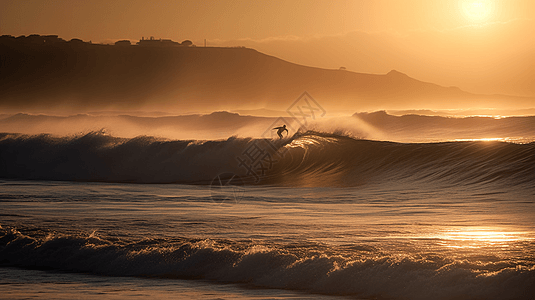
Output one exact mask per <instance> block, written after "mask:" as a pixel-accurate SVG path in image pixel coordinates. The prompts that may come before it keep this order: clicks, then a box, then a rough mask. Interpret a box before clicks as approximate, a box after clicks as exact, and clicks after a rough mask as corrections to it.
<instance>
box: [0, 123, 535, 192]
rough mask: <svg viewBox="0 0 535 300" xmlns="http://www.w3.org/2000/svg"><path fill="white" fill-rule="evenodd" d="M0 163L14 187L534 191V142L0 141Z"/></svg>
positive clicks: (1, 137) (311, 137)
mask: <svg viewBox="0 0 535 300" xmlns="http://www.w3.org/2000/svg"><path fill="white" fill-rule="evenodd" d="M0 154H1V158H0V166H1V170H0V177H2V178H10V179H38V180H66V181H100V182H133V183H185V184H209V183H210V182H211V181H212V179H213V178H214V177H216V176H217V175H219V174H222V173H233V174H238V175H239V176H241V177H242V178H244V179H245V180H246V182H249V183H251V184H254V183H260V184H270V185H285V186H358V185H364V184H368V183H377V182H393V181H404V180H410V181H411V182H415V181H421V182H442V183H446V184H486V183H493V184H507V185H511V184H512V185H522V184H527V185H533V183H534V182H535V143H529V144H514V143H505V142H481V141H464V142H442V143H394V142H383V141H370V140H360V139H355V138H352V137H349V136H344V135H341V134H331V133H318V132H310V131H309V132H305V133H297V134H295V135H294V136H293V137H291V138H289V139H286V140H282V141H275V140H269V139H252V138H236V137H231V138H228V139H226V140H215V141H196V140H164V139H158V138H154V137H148V136H140V137H136V138H131V139H127V138H118V137H113V136H109V135H107V134H105V133H103V132H91V133H88V134H85V135H80V136H71V137H55V136H51V135H20V134H8V133H4V134H0Z"/></svg>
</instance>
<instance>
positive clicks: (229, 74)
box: [0, 38, 535, 111]
mask: <svg viewBox="0 0 535 300" xmlns="http://www.w3.org/2000/svg"><path fill="white" fill-rule="evenodd" d="M5 40H6V39H1V38H0V55H1V57H2V60H1V66H2V69H3V72H1V73H2V74H1V75H0V108H3V109H19V110H20V109H23V108H36V109H38V108H42V109H46V108H51V107H57V108H62V107H69V108H71V109H75V110H80V111H86V110H87V109H105V108H117V109H125V108H134V109H137V108H144V107H150V108H153V109H164V110H168V109H170V110H174V111H181V110H200V111H203V110H205V109H204V108H208V107H209V108H210V110H236V109H258V108H268V109H278V110H280V109H281V107H289V106H290V104H291V103H292V102H293V101H294V100H296V99H297V98H298V97H299V95H301V94H302V93H303V92H304V91H307V92H308V93H309V94H310V95H312V96H313V97H314V98H315V99H317V100H318V102H319V103H321V105H322V106H324V107H325V108H326V109H349V110H370V109H410V108H429V109H444V108H464V107H466V108H467V107H497V108H500V107H499V106H503V105H504V104H505V102H506V104H507V105H511V104H513V105H516V106H518V107H522V106H524V107H525V105H526V104H531V106H533V105H532V104H533V103H534V102H535V101H533V100H534V99H533V98H526V97H514V96H502V95H477V94H472V93H469V92H466V91H463V90H461V89H459V88H458V87H444V86H440V85H437V84H434V83H430V82H424V81H420V80H417V79H414V78H412V77H410V76H408V75H407V74H404V73H402V72H400V71H397V70H391V71H390V72H388V73H387V74H367V73H358V72H352V71H347V70H338V69H322V68H316V67H310V66H303V65H298V64H295V63H292V62H288V61H285V60H283V59H281V58H278V57H275V56H271V55H268V54H264V53H261V52H259V51H257V50H254V49H250V48H243V47H239V48H219V47H206V48H205V47H143V46H113V45H100V44H89V43H83V42H80V41H75V42H65V43H57V44H53V45H50V44H48V45H47V44H29V43H23V42H13V41H12V40H9V43H8V42H6V41H5ZM4 70H5V71H4Z"/></svg>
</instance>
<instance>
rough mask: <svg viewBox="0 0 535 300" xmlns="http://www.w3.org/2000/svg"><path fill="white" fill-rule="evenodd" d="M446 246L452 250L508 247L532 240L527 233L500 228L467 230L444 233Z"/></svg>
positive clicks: (443, 237)
mask: <svg viewBox="0 0 535 300" xmlns="http://www.w3.org/2000/svg"><path fill="white" fill-rule="evenodd" d="M441 238H442V239H444V241H445V246H446V247H450V248H480V247H484V246H490V245H500V246H501V247H508V246H509V245H510V244H511V243H513V242H518V241H522V240H530V239H531V238H530V237H528V236H527V233H526V232H512V231H504V230H501V229H499V228H465V229H462V230H461V229H453V230H448V231H445V232H443V234H442V236H441Z"/></svg>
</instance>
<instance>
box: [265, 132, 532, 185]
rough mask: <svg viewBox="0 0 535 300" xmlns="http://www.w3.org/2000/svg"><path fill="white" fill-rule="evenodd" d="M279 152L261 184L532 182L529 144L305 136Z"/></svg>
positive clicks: (329, 135)
mask: <svg viewBox="0 0 535 300" xmlns="http://www.w3.org/2000/svg"><path fill="white" fill-rule="evenodd" d="M285 148H286V149H285V150H287V152H286V154H285V155H284V157H283V158H282V159H281V163H278V164H276V165H275V167H274V169H273V171H272V172H271V173H270V176H267V177H266V178H265V180H264V181H263V182H264V183H270V184H288V185H295V184H298V185H305V186H318V185H319V186H333V185H334V186H357V185H363V184H367V183H377V182H392V181H409V182H415V181H418V182H422V181H424V182H444V183H449V184H485V183H507V184H514V185H521V184H531V185H532V184H533V183H535V143H530V144H513V143H505V142H481V141H478V142H442V143H393V142H382V141H370V140H358V139H353V138H350V137H346V136H340V135H335V134H325V133H311V132H308V133H305V134H303V135H300V136H299V137H297V138H294V140H293V141H291V142H290V143H289V144H287V145H286V146H285ZM279 151H280V150H279ZM271 174H273V175H271Z"/></svg>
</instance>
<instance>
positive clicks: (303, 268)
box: [0, 227, 535, 299]
mask: <svg viewBox="0 0 535 300" xmlns="http://www.w3.org/2000/svg"><path fill="white" fill-rule="evenodd" d="M34 232H35V231H34ZM0 258H1V259H0V266H14V267H25V268H46V269H54V270H63V271H69V272H73V271H74V272H89V273H92V274H101V275H106V276H149V277H160V278H169V279H173V278H180V279H207V280H213V281H218V282H232V283H242V284H247V285H250V286H255V287H267V288H283V289H293V290H302V291H307V292H312V293H322V294H333V295H356V296H358V297H363V298H366V299H369V298H371V299H377V298H379V299H528V298H530V297H531V296H532V295H533V294H534V292H535V290H534V289H535V269H534V266H533V265H532V264H530V263H529V262H526V261H521V260H520V261H517V260H503V261H501V262H498V263H496V262H488V261H479V260H457V259H454V258H449V257H444V256H438V255H436V254H433V253H430V254H429V255H425V254H415V255H411V254H406V255H399V254H388V253H383V252H382V251H378V250H376V249H374V247H370V246H366V245H361V246H360V247H356V246H354V245H353V246H351V247H349V248H348V247H347V246H326V245H321V244H304V245H283V244H269V245H263V244H258V243H254V242H252V241H230V240H220V241H218V240H210V239H187V238H176V239H165V240H164V239H151V238H147V239H144V240H142V241H128V242H125V241H113V240H111V239H106V238H100V237H98V236H97V235H95V234H94V233H93V234H91V235H87V234H82V233H80V234H71V235H60V234H34V235H33V236H32V235H27V234H23V233H21V232H19V231H17V230H16V229H14V228H2V227H0Z"/></svg>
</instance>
